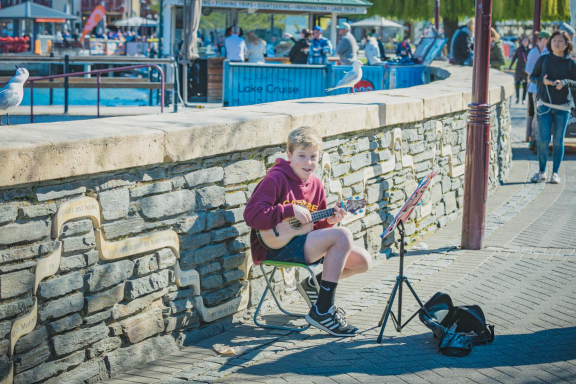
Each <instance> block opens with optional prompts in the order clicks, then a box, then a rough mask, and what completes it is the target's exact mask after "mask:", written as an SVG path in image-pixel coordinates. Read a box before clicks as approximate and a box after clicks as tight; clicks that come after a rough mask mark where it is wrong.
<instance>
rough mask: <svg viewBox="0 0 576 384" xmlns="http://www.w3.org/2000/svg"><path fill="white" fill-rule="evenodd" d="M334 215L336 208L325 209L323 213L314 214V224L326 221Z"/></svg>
mask: <svg viewBox="0 0 576 384" xmlns="http://www.w3.org/2000/svg"><path fill="white" fill-rule="evenodd" d="M333 214H334V208H328V209H324V210H322V211H318V212H314V213H312V222H313V223H315V222H317V221H320V220H324V219H326V218H328V217H330V216H332V215H333Z"/></svg>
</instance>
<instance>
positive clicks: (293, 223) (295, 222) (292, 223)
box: [290, 220, 302, 229]
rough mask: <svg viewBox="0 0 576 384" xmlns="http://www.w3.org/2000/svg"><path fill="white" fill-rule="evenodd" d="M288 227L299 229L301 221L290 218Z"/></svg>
mask: <svg viewBox="0 0 576 384" xmlns="http://www.w3.org/2000/svg"><path fill="white" fill-rule="evenodd" d="M290 227H291V228H292V229H300V228H302V223H301V222H299V221H298V220H290Z"/></svg>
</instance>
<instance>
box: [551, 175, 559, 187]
mask: <svg viewBox="0 0 576 384" xmlns="http://www.w3.org/2000/svg"><path fill="white" fill-rule="evenodd" d="M550 184H560V176H558V174H557V173H553V174H552V177H551V178H550Z"/></svg>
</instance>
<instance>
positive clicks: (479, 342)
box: [472, 324, 494, 347]
mask: <svg viewBox="0 0 576 384" xmlns="http://www.w3.org/2000/svg"><path fill="white" fill-rule="evenodd" d="M486 333H487V334H488V335H487V336H485V337H483V336H484V335H485V334H486ZM493 341H494V326H493V325H490V324H486V328H484V331H483V332H482V333H481V334H480V335H478V338H477V339H476V340H473V341H472V346H473V347H475V346H477V345H482V344H489V343H491V342H493Z"/></svg>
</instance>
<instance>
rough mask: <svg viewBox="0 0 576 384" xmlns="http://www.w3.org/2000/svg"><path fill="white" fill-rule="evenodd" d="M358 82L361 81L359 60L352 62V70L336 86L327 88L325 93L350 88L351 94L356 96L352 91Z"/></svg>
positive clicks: (360, 63)
mask: <svg viewBox="0 0 576 384" xmlns="http://www.w3.org/2000/svg"><path fill="white" fill-rule="evenodd" d="M360 80H362V62H361V61H360V60H354V61H353V62H352V70H351V71H350V72H348V73H346V76H344V77H343V78H342V79H341V80H340V81H339V82H338V84H336V86H335V87H332V88H327V89H326V92H330V91H333V90H335V89H338V88H352V92H354V94H356V91H355V90H354V86H355V85H356V83H358V82H359V81H360Z"/></svg>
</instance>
